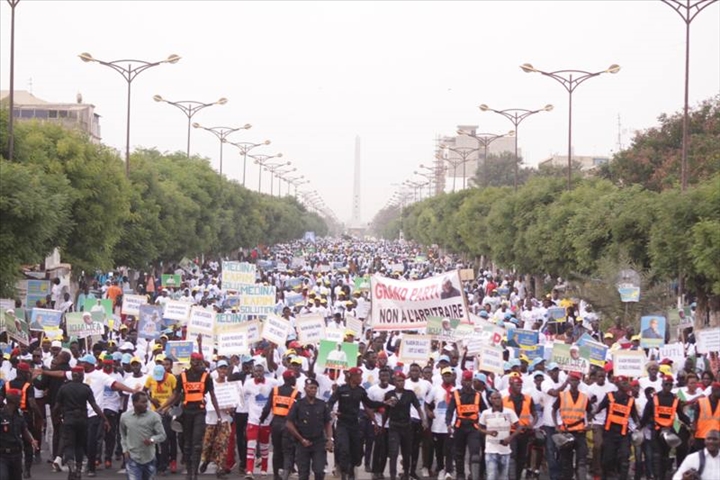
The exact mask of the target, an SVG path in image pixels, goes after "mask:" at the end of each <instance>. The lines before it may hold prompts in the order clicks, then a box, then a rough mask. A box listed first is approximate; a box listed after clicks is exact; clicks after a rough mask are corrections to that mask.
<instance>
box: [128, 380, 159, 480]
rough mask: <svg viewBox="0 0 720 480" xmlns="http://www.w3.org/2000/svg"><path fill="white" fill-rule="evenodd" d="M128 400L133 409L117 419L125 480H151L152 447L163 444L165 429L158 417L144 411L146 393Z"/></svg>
mask: <svg viewBox="0 0 720 480" xmlns="http://www.w3.org/2000/svg"><path fill="white" fill-rule="evenodd" d="M131 399H132V404H133V408H132V409H131V410H128V411H127V412H125V413H123V414H122V416H121V417H120V444H121V445H122V451H123V455H124V456H125V468H126V470H127V476H128V480H153V478H155V472H156V459H155V447H156V445H159V444H161V443H162V442H164V441H165V438H166V435H165V429H164V428H163V424H162V418H161V417H160V415H159V414H158V413H156V412H153V411H151V410H148V396H147V394H146V393H144V392H135V393H133V394H132V397H131Z"/></svg>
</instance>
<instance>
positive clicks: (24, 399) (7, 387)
mask: <svg viewBox="0 0 720 480" xmlns="http://www.w3.org/2000/svg"><path fill="white" fill-rule="evenodd" d="M28 388H30V384H29V383H25V384H24V385H23V387H22V393H21V394H20V410H24V411H25V410H27V408H28V401H27V390H28ZM8 390H12V388H11V387H10V382H7V383H6V384H5V393H6V394H7V391H8ZM6 396H7V395H6Z"/></svg>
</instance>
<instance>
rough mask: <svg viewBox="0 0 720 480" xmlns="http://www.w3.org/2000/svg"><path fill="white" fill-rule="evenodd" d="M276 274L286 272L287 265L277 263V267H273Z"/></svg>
mask: <svg viewBox="0 0 720 480" xmlns="http://www.w3.org/2000/svg"><path fill="white" fill-rule="evenodd" d="M275 268H276V269H277V271H278V272H280V273H285V272H287V269H288V268H287V263H285V262H277V265H276V266H275Z"/></svg>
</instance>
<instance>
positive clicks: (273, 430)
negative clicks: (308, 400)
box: [260, 370, 298, 480]
mask: <svg viewBox="0 0 720 480" xmlns="http://www.w3.org/2000/svg"><path fill="white" fill-rule="evenodd" d="M283 382H284V383H283V384H282V385H281V386H279V387H275V388H273V389H272V391H271V392H270V396H269V397H268V401H267V403H265V407H263V411H262V414H261V415H260V425H262V424H263V422H265V419H266V418H267V417H268V415H270V412H272V414H273V418H272V420H270V436H271V439H272V446H273V476H274V480H281V476H280V470H281V469H282V470H283V475H282V480H287V478H288V475H290V470H292V466H293V463H294V462H293V460H294V459H293V446H294V445H293V444H294V443H295V442H293V441H292V439H291V438H289V437H288V436H287V432H286V430H285V420H286V419H287V415H288V412H289V411H290V407H292V405H293V404H294V403H295V399H296V398H297V396H298V389H297V388H295V382H296V377H295V372H293V371H292V370H285V371H284V372H283Z"/></svg>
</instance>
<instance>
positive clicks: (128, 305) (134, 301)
mask: <svg viewBox="0 0 720 480" xmlns="http://www.w3.org/2000/svg"><path fill="white" fill-rule="evenodd" d="M146 303H147V297H146V296H145V295H123V298H122V310H121V312H122V314H123V315H134V316H136V317H137V316H138V315H140V305H145V304H146Z"/></svg>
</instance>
